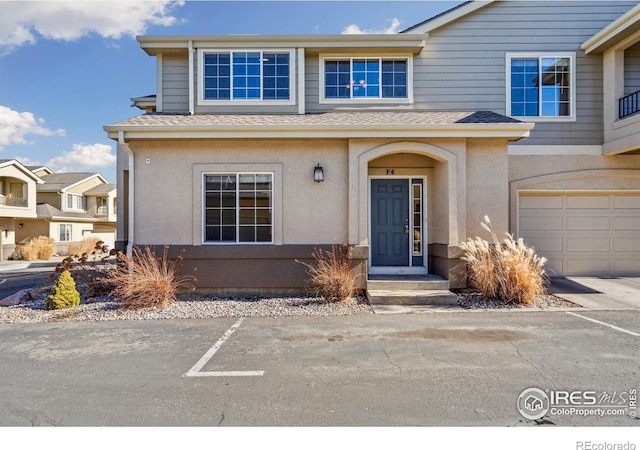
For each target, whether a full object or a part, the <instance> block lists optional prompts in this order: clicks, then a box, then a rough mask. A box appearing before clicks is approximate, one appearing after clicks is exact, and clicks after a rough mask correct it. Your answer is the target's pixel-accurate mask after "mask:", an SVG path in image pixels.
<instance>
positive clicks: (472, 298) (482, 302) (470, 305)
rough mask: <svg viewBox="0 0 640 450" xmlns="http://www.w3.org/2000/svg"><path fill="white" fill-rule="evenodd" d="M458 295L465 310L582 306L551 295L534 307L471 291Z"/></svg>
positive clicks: (537, 301)
mask: <svg viewBox="0 0 640 450" xmlns="http://www.w3.org/2000/svg"><path fill="white" fill-rule="evenodd" d="M456 294H457V295H458V304H459V305H460V306H462V307H463V308H465V309H530V308H539V309H549V308H580V306H579V305H576V304H575V303H572V302H570V301H568V300H564V299H562V298H560V297H556V296H555V295H551V294H547V295H540V296H538V297H537V298H536V300H535V302H534V304H533V305H520V304H517V303H506V304H505V303H504V302H503V301H502V300H498V299H495V298H485V297H483V296H482V294H480V293H479V292H476V291H471V290H461V291H459V292H456Z"/></svg>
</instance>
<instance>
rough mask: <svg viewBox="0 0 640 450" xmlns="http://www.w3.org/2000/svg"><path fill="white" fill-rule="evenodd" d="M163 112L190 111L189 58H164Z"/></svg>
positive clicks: (166, 56) (165, 56)
mask: <svg viewBox="0 0 640 450" xmlns="http://www.w3.org/2000/svg"><path fill="white" fill-rule="evenodd" d="M162 111H163V112H179V113H186V112H188V111H189V60H188V59H187V56H169V55H164V56H163V57H162Z"/></svg>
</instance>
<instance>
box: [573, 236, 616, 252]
mask: <svg viewBox="0 0 640 450" xmlns="http://www.w3.org/2000/svg"><path fill="white" fill-rule="evenodd" d="M565 250H566V251H568V252H585V253H592V252H607V253H609V251H610V240H609V238H608V237H602V238H596V237H575V238H571V237H570V238H567V246H566V248H565Z"/></svg>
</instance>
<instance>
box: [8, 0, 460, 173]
mask: <svg viewBox="0 0 640 450" xmlns="http://www.w3.org/2000/svg"><path fill="white" fill-rule="evenodd" d="M460 3H462V2H461V1H353V2H348V1H322V2H320V1H279V2H272V1H168V0H146V1H127V2H124V1H122V2H121V1H110V2H102V1H87V0H85V1H77V0H76V1H46V2H36V1H24V0H22V1H4V0H0V159H10V158H16V159H18V160H20V161H22V162H23V163H24V164H26V165H36V164H37V165H47V166H49V167H50V168H51V169H52V170H54V171H67V172H78V171H82V172H85V171H88V172H100V173H101V174H103V175H104V176H105V177H106V178H107V179H108V180H109V181H110V182H115V143H114V142H113V141H111V140H109V139H107V137H106V134H105V132H104V131H103V130H102V126H103V125H106V124H110V123H113V122H117V121H119V120H123V119H126V118H128V117H131V116H134V115H137V114H139V113H141V111H139V110H138V109H134V108H131V107H130V104H131V102H130V98H131V97H138V96H144V95H149V94H153V93H155V87H156V86H155V58H153V57H150V56H147V55H146V54H145V53H144V52H143V51H142V50H141V49H140V47H139V45H138V43H137V41H136V40H135V35H140V34H144V35H223V34H341V33H357V32H367V33H371V32H375V33H383V32H397V31H400V30H403V29H404V28H407V27H409V26H411V25H414V24H416V23H418V22H421V21H422V20H426V19H428V18H430V17H432V16H434V15H436V14H439V13H440V12H443V11H445V10H447V9H449V8H452V7H454V6H456V5H458V4H460Z"/></svg>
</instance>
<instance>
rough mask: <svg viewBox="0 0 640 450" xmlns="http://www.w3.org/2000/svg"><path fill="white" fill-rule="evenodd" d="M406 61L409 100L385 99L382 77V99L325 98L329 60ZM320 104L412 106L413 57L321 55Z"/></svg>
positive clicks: (319, 65)
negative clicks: (325, 71)
mask: <svg viewBox="0 0 640 450" xmlns="http://www.w3.org/2000/svg"><path fill="white" fill-rule="evenodd" d="M376 58H377V59H380V60H385V59H394V60H399V59H404V60H406V61H407V98H383V97H382V76H381V77H380V97H378V98H371V97H369V98H353V97H352V98H325V96H324V92H325V91H324V80H325V76H324V66H325V60H327V59H341V60H345V61H346V60H349V61H351V62H353V60H354V59H376ZM318 84H319V93H318V97H319V99H318V102H319V103H320V104H334V105H335V104H344V103H348V104H365V105H366V104H368V105H370V104H376V103H377V104H380V103H382V104H396V105H397V104H412V103H413V55H411V54H408V53H389V54H377V53H376V54H353V55H351V54H350V55H345V54H333V53H331V54H329V53H327V54H320V55H319V56H318Z"/></svg>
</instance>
